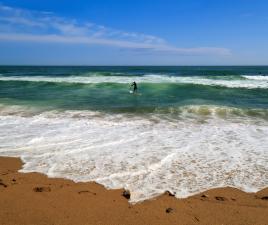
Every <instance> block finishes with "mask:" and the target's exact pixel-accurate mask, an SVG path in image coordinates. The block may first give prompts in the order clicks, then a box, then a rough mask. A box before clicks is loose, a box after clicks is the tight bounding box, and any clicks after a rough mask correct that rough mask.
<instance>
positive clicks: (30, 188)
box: [0, 157, 268, 225]
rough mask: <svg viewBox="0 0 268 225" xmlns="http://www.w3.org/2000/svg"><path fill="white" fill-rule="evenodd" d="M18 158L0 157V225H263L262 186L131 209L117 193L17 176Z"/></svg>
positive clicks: (265, 198)
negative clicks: (256, 188)
mask: <svg viewBox="0 0 268 225" xmlns="http://www.w3.org/2000/svg"><path fill="white" fill-rule="evenodd" d="M22 165H23V163H22V161H21V160H20V159H19V158H13V157H0V224H1V225H9V224H12V225H14V224H20V225H22V224H35V225H39V224H61V225H64V224H75V225H79V224H83V225H85V224H107V225H108V224H109V225H113V224H115V225H116V224H117V225H118V224H124V225H127V224H132V225H133V224H144V225H147V224H161V225H166V224H187V225H191V224H204V225H218V224H219V225H220V224H226V225H227V224H228V225H231V224H232V225H233V224H243V225H247V224H248V225H259V224H260V225H267V224H268V218H267V216H266V215H267V213H268V187H267V188H265V189H263V190H261V191H259V192H256V193H246V192H243V191H241V190H238V189H235V188H231V187H226V188H215V189H211V190H208V191H205V192H202V193H200V194H197V195H194V196H190V197H188V198H183V199H177V198H175V197H174V196H172V195H171V194H170V193H168V192H167V193H165V194H162V195H160V196H158V197H156V198H154V199H149V200H145V201H143V202H139V203H136V204H134V205H133V204H130V203H129V202H128V199H127V198H128V197H129V196H128V193H127V192H125V196H123V193H124V190H123V189H116V190H107V189H105V187H104V186H102V185H100V184H97V183H95V182H79V183H75V182H73V181H71V180H67V179H63V178H48V177H47V176H46V175H44V174H40V173H36V172H33V173H20V172H18V170H19V169H21V167H22Z"/></svg>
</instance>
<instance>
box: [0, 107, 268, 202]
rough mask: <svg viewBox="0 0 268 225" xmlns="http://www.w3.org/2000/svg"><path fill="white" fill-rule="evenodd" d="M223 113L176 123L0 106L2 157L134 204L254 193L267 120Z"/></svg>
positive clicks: (196, 112) (192, 111) (264, 163)
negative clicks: (213, 192)
mask: <svg viewBox="0 0 268 225" xmlns="http://www.w3.org/2000/svg"><path fill="white" fill-rule="evenodd" d="M202 107H203V108H202ZM223 108H224V109H223ZM223 108H221V107H216V106H190V107H186V108H184V109H180V110H181V113H180V114H179V117H182V118H181V119H180V118H175V119H174V117H172V116H168V115H167V114H166V113H165V114H161V113H154V114H149V115H143V116H141V115H140V116H138V115H129V114H107V113H103V112H95V111H65V112H58V111H47V112H38V111H36V110H32V109H29V108H28V109H24V108H23V107H22V108H20V107H15V108H14V107H13V108H9V107H8V106H2V107H1V108H0V155H4V156H20V157H22V159H23V161H24V162H25V164H24V166H23V169H22V170H21V171H22V172H32V171H35V172H41V173H44V174H47V175H48V176H49V177H64V178H69V179H72V180H74V181H96V182H98V183H100V184H103V185H105V186H106V187H107V188H126V189H128V190H130V192H131V202H138V201H142V200H145V199H149V198H152V197H155V196H157V195H159V194H161V193H163V192H164V191H166V190H169V191H170V192H172V193H174V194H175V195H176V197H178V198H181V197H187V196H189V195H193V194H195V193H199V192H201V191H204V190H206V189H209V188H214V187H224V186H232V187H236V188H239V189H242V190H245V191H257V190H259V189H261V188H263V187H265V186H267V184H268V173H267V171H268V151H267V146H268V139H267V136H268V122H267V120H263V119H262V118H255V117H250V116H243V115H242V114H241V115H240V114H239V115H237V114H230V115H229V114H227V119H226V118H225V119H222V118H221V116H220V115H221V114H217V113H216V112H218V111H219V110H223V111H226V112H231V111H232V110H235V109H232V108H228V107H223ZM203 111H209V112H210V113H204V112H203ZM12 112H13V113H12Z"/></svg>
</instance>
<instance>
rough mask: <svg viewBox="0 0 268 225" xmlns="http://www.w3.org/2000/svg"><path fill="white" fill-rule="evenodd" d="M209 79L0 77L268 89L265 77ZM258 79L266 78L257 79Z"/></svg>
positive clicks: (158, 76) (19, 79)
mask: <svg viewBox="0 0 268 225" xmlns="http://www.w3.org/2000/svg"><path fill="white" fill-rule="evenodd" d="M245 77H246V78H247V77H250V78H248V79H244V80H242V79H237V80H226V79H222V80H220V79H209V78H205V77H198V76H191V77H179V76H167V75H154V74H151V75H145V76H68V77H52V76H50V77H49V76H8V77H6V76H0V80H1V81H31V82H59V83H61V82H66V83H80V84H96V83H128V84H129V83H131V82H133V81H134V80H135V81H136V82H138V83H181V84H199V85H210V86H223V87H229V88H248V89H251V88H265V89H266V88H268V82H267V79H266V77H264V76H255V79H254V78H253V79H251V78H252V77H253V76H245ZM256 77H264V78H263V79H257V78H256Z"/></svg>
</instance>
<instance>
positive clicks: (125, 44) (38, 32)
mask: <svg viewBox="0 0 268 225" xmlns="http://www.w3.org/2000/svg"><path fill="white" fill-rule="evenodd" d="M0 41H16V42H38V43H42V42H48V43H69V44H87V45H106V46H114V47H119V48H127V49H135V50H137V49H138V50H139V49H140V50H147V51H153V52H169V53H174V54H181V55H208V54H211V55H230V54H231V53H230V50H229V49H226V48H218V47H197V48H178V47H175V46H173V45H170V44H169V43H167V42H166V41H165V40H164V39H162V38H160V37H156V36H153V35H147V34H142V33H135V32H126V31H121V30H116V29H112V28H109V27H105V26H101V25H97V24H95V23H91V22H80V21H77V20H71V19H66V18H62V17H59V16H56V15H55V14H53V13H51V12H39V11H30V10H25V9H19V8H12V7H9V6H6V5H1V4H0Z"/></svg>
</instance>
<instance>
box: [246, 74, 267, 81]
mask: <svg viewBox="0 0 268 225" xmlns="http://www.w3.org/2000/svg"><path fill="white" fill-rule="evenodd" d="M243 77H244V78H246V79H249V80H261V81H268V76H260V75H259V76H253V75H251V76H246V75H244V76H243Z"/></svg>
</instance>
